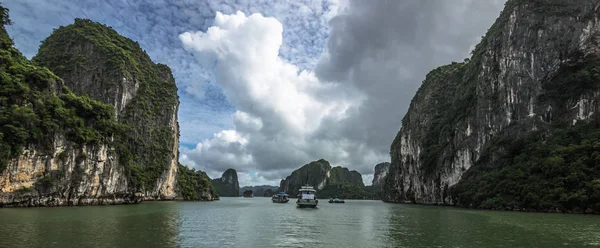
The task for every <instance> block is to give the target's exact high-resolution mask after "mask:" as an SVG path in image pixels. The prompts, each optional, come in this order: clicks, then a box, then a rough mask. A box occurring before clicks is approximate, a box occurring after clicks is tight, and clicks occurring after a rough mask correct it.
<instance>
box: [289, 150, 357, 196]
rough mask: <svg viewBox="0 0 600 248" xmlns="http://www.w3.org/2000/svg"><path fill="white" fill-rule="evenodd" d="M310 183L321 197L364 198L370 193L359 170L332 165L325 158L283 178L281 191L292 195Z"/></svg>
mask: <svg viewBox="0 0 600 248" xmlns="http://www.w3.org/2000/svg"><path fill="white" fill-rule="evenodd" d="M307 183H308V184H309V185H311V186H313V187H315V189H316V190H319V192H317V196H318V197H320V198H329V197H334V196H336V195H337V196H338V197H342V198H361V199H362V198H364V197H365V195H366V194H368V193H367V192H366V191H365V190H364V188H365V185H364V183H363V181H362V176H361V175H360V173H358V172H357V171H350V170H348V168H343V167H340V166H337V167H333V168H332V167H331V165H330V164H329V162H327V161H326V160H324V159H320V160H318V161H313V162H310V163H309V164H306V165H304V166H302V167H301V168H300V169H297V170H295V171H294V172H292V174H291V175H289V176H288V177H286V178H285V179H283V180H281V183H280V185H279V191H280V192H286V193H287V194H289V195H290V196H291V197H295V196H296V195H297V194H298V190H299V189H300V187H301V186H302V185H305V184H307Z"/></svg>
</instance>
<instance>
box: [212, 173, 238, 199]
mask: <svg viewBox="0 0 600 248" xmlns="http://www.w3.org/2000/svg"><path fill="white" fill-rule="evenodd" d="M211 182H212V185H213V186H214V187H215V190H216V191H217V194H218V195H219V196H240V195H239V190H240V183H239V181H238V176H237V172H236V171H235V170H234V169H227V170H226V171H225V172H223V175H221V178H217V179H213V180H212V181H211Z"/></svg>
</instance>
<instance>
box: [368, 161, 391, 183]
mask: <svg viewBox="0 0 600 248" xmlns="http://www.w3.org/2000/svg"><path fill="white" fill-rule="evenodd" d="M389 171H390V163H389V162H383V163H379V164H377V165H375V173H374V174H373V181H372V184H371V185H373V186H375V187H383V184H384V183H385V178H386V177H387V175H388V173H389Z"/></svg>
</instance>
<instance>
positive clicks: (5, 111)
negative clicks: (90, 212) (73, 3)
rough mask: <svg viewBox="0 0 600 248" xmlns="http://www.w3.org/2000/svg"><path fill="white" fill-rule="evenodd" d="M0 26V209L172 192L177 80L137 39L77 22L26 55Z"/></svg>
mask: <svg viewBox="0 0 600 248" xmlns="http://www.w3.org/2000/svg"><path fill="white" fill-rule="evenodd" d="M0 10H2V18H1V20H2V23H1V24H2V28H1V29H0V67H1V68H2V78H1V79H2V85H1V88H0V95H1V97H0V116H2V117H1V118H0V146H1V147H2V149H0V150H2V151H1V152H0V206H61V205H95V204H122V203H137V202H139V201H141V200H143V199H146V200H154V199H162V200H168V199H175V198H176V196H177V193H176V191H175V190H176V178H177V177H176V174H177V169H178V166H177V160H178V143H179V142H178V139H179V126H178V122H177V108H178V104H179V101H178V96H177V87H176V85H175V82H174V80H173V77H172V75H171V71H170V69H169V68H168V67H167V66H165V65H161V64H155V63H153V62H152V60H151V59H150V58H149V57H148V55H147V54H146V53H145V52H144V51H143V50H142V49H141V48H140V47H139V45H138V44H137V42H134V41H132V40H130V39H127V38H125V37H122V36H120V35H119V34H117V32H116V31H114V30H113V29H112V28H110V27H107V26H104V25H102V24H98V23H95V22H92V21H90V20H83V19H76V20H75V23H74V24H72V25H69V26H66V27H60V28H58V29H56V30H54V32H53V33H52V35H51V36H50V37H48V38H47V39H46V40H44V41H43V42H42V45H41V47H40V50H39V53H38V54H37V55H36V56H35V58H34V59H33V60H32V61H28V60H27V59H26V58H24V57H23V56H22V55H21V54H20V53H19V51H17V50H16V49H15V48H14V47H13V46H12V40H11V39H10V38H9V37H8V34H7V33H6V31H5V29H4V25H6V24H9V20H8V11H7V10H6V9H5V8H1V9H0Z"/></svg>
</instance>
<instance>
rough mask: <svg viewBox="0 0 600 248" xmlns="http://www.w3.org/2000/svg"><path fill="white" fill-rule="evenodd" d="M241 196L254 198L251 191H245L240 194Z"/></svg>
mask: <svg viewBox="0 0 600 248" xmlns="http://www.w3.org/2000/svg"><path fill="white" fill-rule="evenodd" d="M242 195H243V196H244V197H254V192H252V190H246V191H244V193H242Z"/></svg>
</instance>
